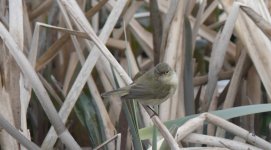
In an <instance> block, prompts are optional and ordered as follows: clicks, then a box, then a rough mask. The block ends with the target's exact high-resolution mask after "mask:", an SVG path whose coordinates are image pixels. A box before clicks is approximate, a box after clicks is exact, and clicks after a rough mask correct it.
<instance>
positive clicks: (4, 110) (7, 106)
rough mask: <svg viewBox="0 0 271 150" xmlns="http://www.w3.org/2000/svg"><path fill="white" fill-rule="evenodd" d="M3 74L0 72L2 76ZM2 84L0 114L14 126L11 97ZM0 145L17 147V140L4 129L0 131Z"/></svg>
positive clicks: (7, 147)
mask: <svg viewBox="0 0 271 150" xmlns="http://www.w3.org/2000/svg"><path fill="white" fill-rule="evenodd" d="M2 75H3V74H1V76H2ZM2 86H3V85H1V89H0V98H1V99H2V100H1V105H0V114H1V115H2V116H3V117H4V118H5V119H6V120H7V121H8V122H9V123H10V124H11V125H12V126H14V117H13V113H12V107H11V102H10V101H11V99H10V97H9V95H10V94H9V93H8V92H6V90H5V89H4V88H2ZM0 145H1V148H2V149H18V148H19V147H18V143H17V141H16V140H15V139H14V138H13V137H12V136H11V135H10V134H9V133H8V132H7V131H5V130H3V131H1V134H0Z"/></svg>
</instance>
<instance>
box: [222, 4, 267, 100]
mask: <svg viewBox="0 0 271 150" xmlns="http://www.w3.org/2000/svg"><path fill="white" fill-rule="evenodd" d="M240 2H243V3H244V4H247V5H248V6H250V7H251V8H254V10H255V11H256V12H259V11H261V14H262V15H263V16H264V17H265V19H267V20H270V16H269V17H267V15H265V10H266V6H265V5H262V3H261V2H260V1H253V2H248V1H240ZM225 6H226V5H225ZM226 9H228V6H226ZM235 29H236V32H237V36H238V38H240V40H241V41H242V43H243V44H244V46H245V47H246V49H247V50H248V54H249V56H250V57H251V59H252V62H253V64H254V66H255V68H256V69H257V71H258V73H259V76H260V78H261V80H262V83H263V85H264V87H265V89H266V91H267V93H268V96H269V97H271V79H270V72H271V65H270V64H271V59H270V58H269V56H270V55H271V51H270V49H271V43H270V40H269V39H268V38H267V37H266V36H265V35H264V34H263V33H262V31H261V30H260V29H259V28H258V27H257V26H256V25H255V24H254V23H253V22H252V21H251V20H250V19H249V18H248V17H247V16H246V15H245V14H244V13H243V12H240V17H239V18H238V20H237V24H236V27H235Z"/></svg>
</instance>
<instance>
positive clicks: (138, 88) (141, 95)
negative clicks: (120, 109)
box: [124, 84, 157, 99]
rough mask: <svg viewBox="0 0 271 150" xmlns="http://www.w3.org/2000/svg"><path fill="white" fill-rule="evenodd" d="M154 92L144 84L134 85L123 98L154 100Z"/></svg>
mask: <svg viewBox="0 0 271 150" xmlns="http://www.w3.org/2000/svg"><path fill="white" fill-rule="evenodd" d="M156 97H157V96H156V94H155V90H154V89H153V88H152V87H150V86H148V85H146V84H134V85H133V86H131V88H130V90H129V93H128V94H127V95H125V96H124V98H126V99H155V98H156Z"/></svg>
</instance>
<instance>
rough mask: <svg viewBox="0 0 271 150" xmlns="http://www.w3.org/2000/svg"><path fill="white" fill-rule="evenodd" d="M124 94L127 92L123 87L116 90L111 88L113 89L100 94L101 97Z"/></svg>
mask: <svg viewBox="0 0 271 150" xmlns="http://www.w3.org/2000/svg"><path fill="white" fill-rule="evenodd" d="M126 94H128V92H127V90H126V89H124V88H120V89H117V90H113V91H109V92H105V93H102V94H101V96H102V97H109V96H111V95H119V96H124V95H126Z"/></svg>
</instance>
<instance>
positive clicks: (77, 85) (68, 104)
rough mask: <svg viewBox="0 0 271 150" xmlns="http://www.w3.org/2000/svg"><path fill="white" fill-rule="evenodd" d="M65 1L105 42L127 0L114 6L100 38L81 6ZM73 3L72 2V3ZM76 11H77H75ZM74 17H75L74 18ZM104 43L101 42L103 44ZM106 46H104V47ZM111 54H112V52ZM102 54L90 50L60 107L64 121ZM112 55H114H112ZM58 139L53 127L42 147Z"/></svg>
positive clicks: (88, 29)
mask: <svg viewBox="0 0 271 150" xmlns="http://www.w3.org/2000/svg"><path fill="white" fill-rule="evenodd" d="M61 2H62V3H63V6H65V7H68V8H66V10H67V11H68V13H69V14H70V15H71V16H73V15H79V16H77V17H75V16H73V17H74V18H76V19H80V21H79V20H77V22H78V23H80V26H81V27H83V29H84V30H85V31H87V33H88V34H90V35H91V36H90V37H92V38H93V39H94V38H95V41H96V40H98V41H99V40H100V39H101V40H102V41H103V42H105V41H107V39H108V37H109V35H110V33H111V31H112V29H113V27H114V25H115V24H116V22H117V20H118V18H119V15H120V14H121V12H122V10H123V8H124V6H125V3H126V0H119V1H118V2H117V3H116V5H115V7H114V8H113V10H112V11H111V13H110V15H109V17H108V19H107V22H106V24H105V26H104V28H103V29H102V31H101V34H100V36H99V37H100V39H98V38H97V37H96V35H95V33H93V30H92V29H91V27H90V25H89V23H88V21H87V20H86V18H85V16H84V15H83V13H82V12H81V10H80V8H79V7H78V5H77V4H76V2H75V1H72V2H67V1H61ZM71 3H72V4H71ZM73 11H75V12H73ZM74 18H73V19H74ZM100 42H101V41H100ZM101 45H102V44H100V46H101ZM100 48H101V47H100ZM103 48H104V47H103ZM106 53H107V55H108V53H109V52H108V50H107V52H106ZM110 55H111V54H110ZM99 56H100V51H99V50H98V48H97V47H94V49H92V51H91V52H90V54H89V56H88V58H87V59H86V61H85V63H84V65H83V66H82V68H81V71H80V72H79V74H78V76H77V78H76V80H75V82H74V84H73V85H72V87H71V89H70V91H69V93H68V95H67V97H66V99H65V101H64V103H63V105H62V107H61V108H60V111H59V115H60V116H61V117H62V119H63V121H64V122H66V120H67V118H68V116H69V114H70V112H71V110H72V108H73V106H74V104H75V102H76V100H77V98H78V96H79V95H80V93H81V90H82V88H83V86H84V85H85V83H86V81H87V79H88V77H89V76H88V75H89V74H90V72H91V70H92V68H93V67H94V65H95V63H96V61H97V60H98V58H99ZM111 57H113V56H112V55H111ZM56 139H57V136H56V133H55V131H54V129H53V128H52V127H51V128H50V130H49V132H48V134H47V136H46V138H45V140H44V141H43V144H42V147H43V148H51V147H52V146H53V145H54V143H55V141H56Z"/></svg>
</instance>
